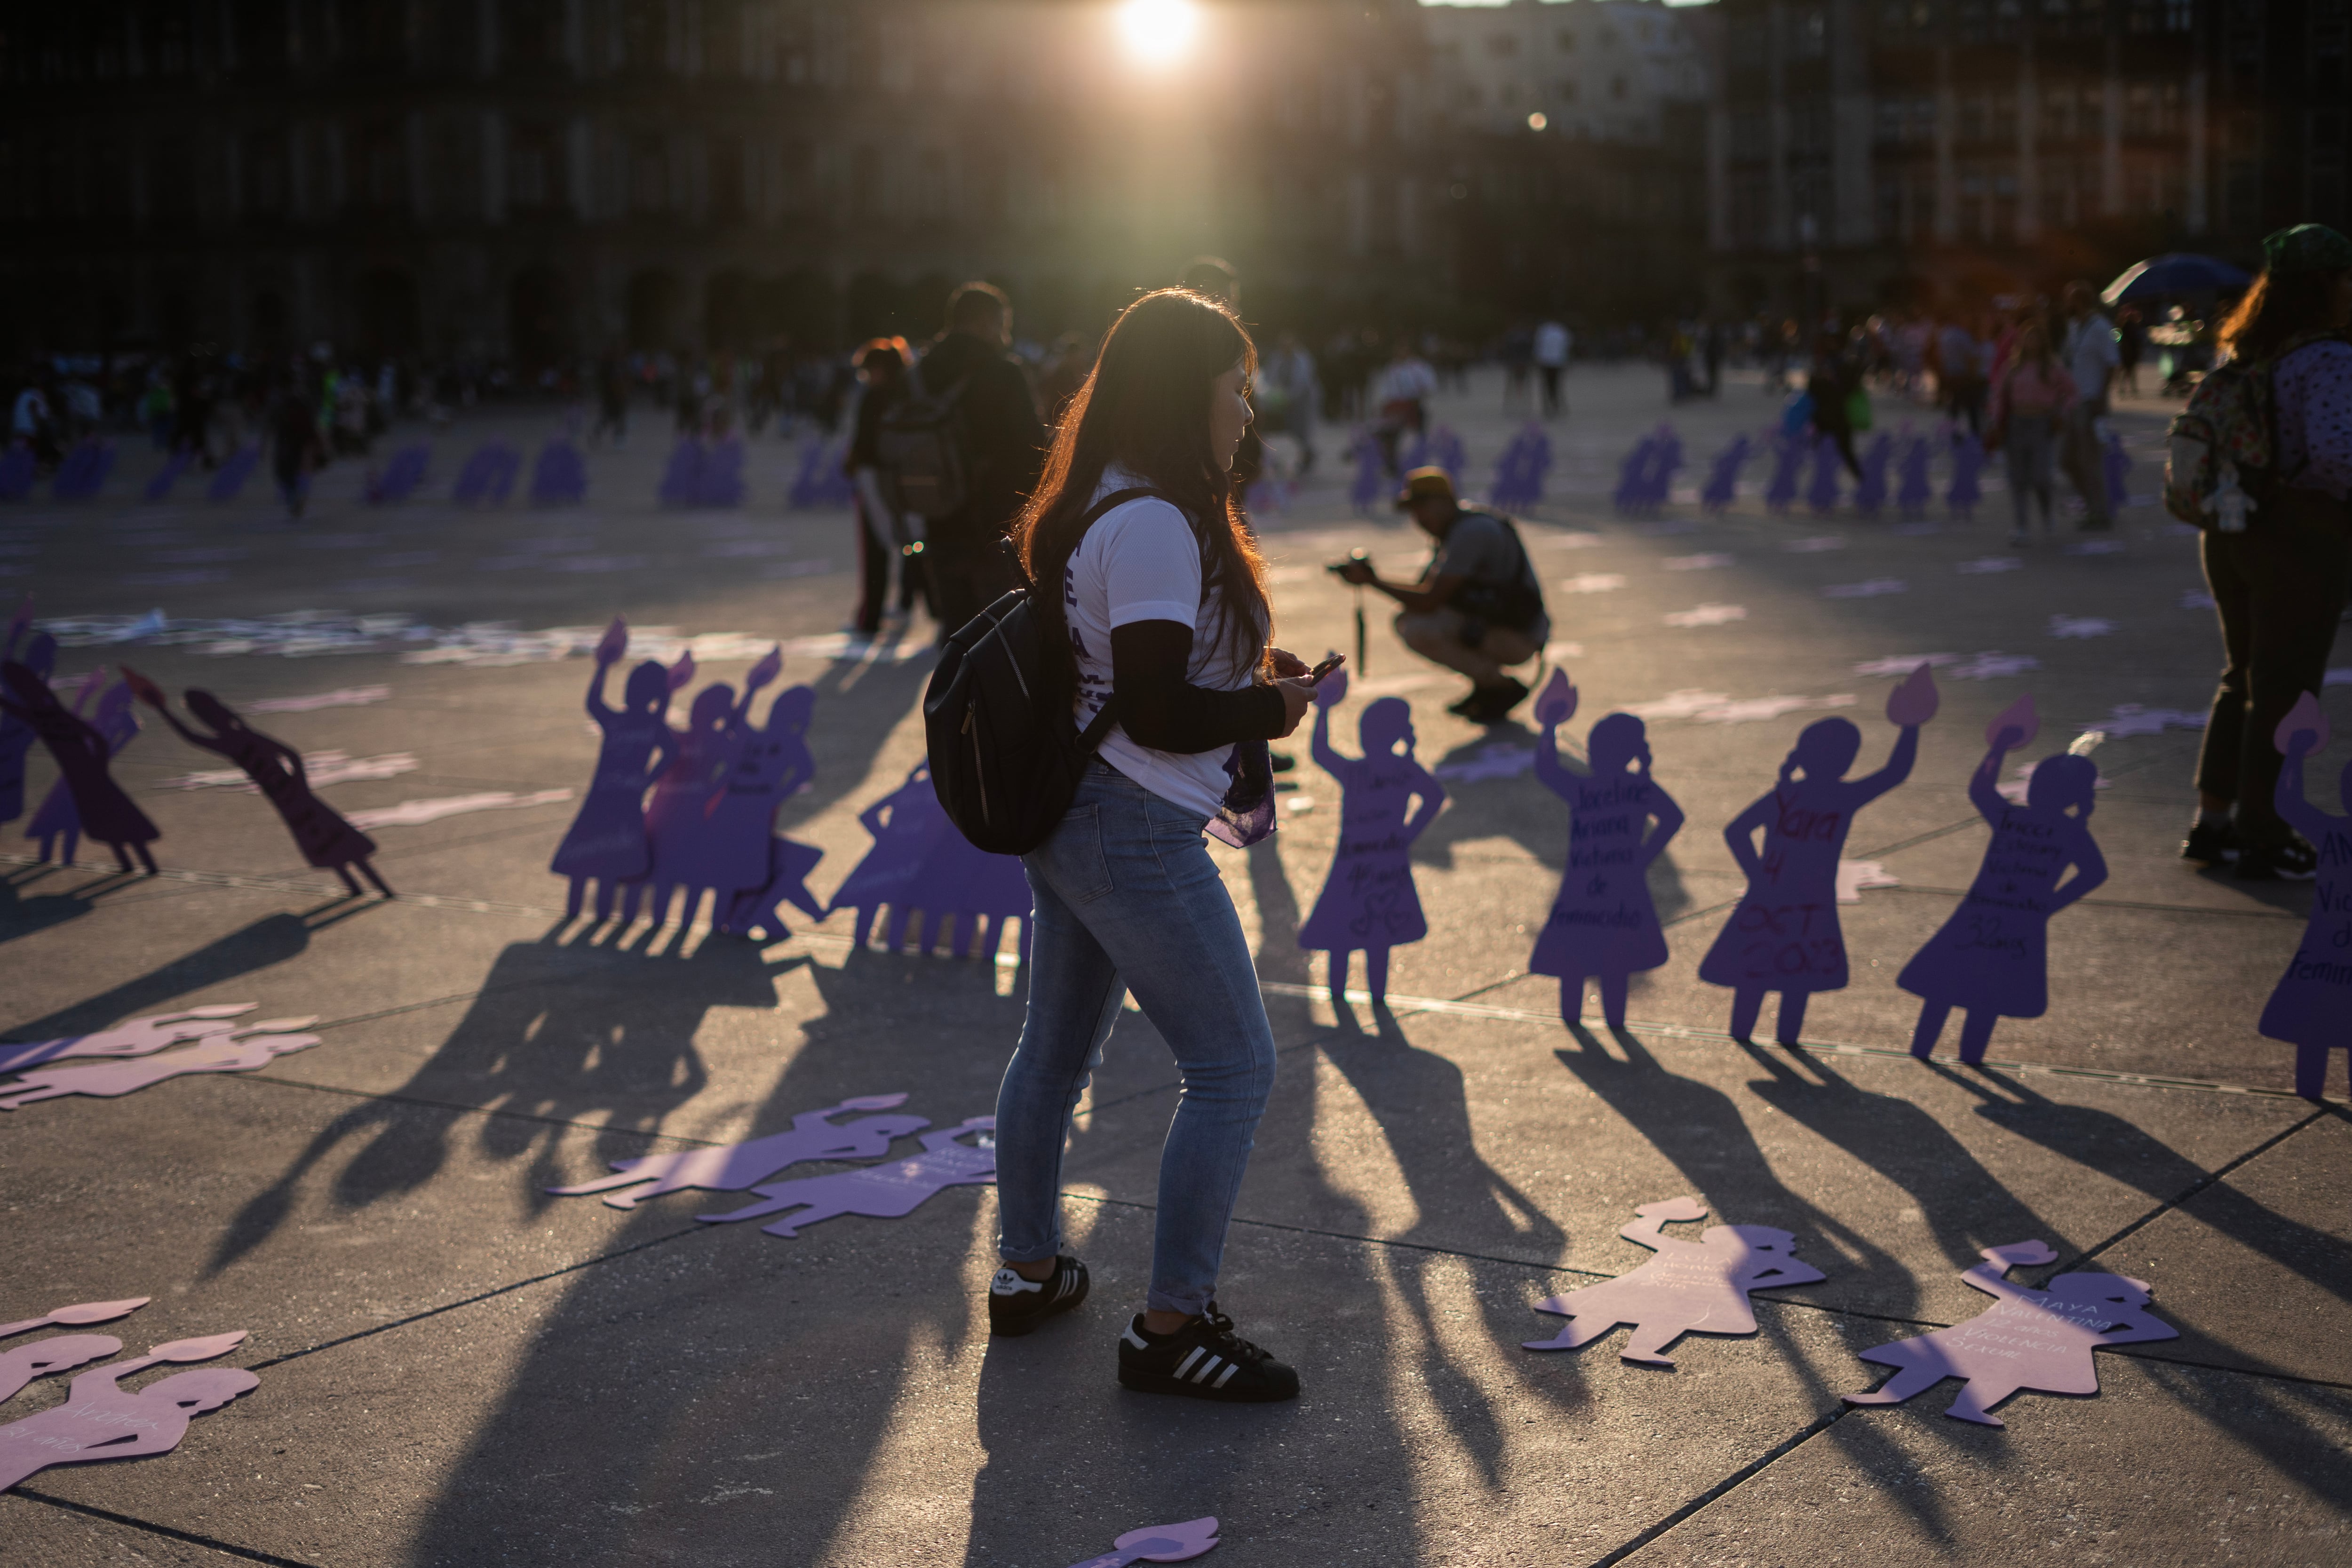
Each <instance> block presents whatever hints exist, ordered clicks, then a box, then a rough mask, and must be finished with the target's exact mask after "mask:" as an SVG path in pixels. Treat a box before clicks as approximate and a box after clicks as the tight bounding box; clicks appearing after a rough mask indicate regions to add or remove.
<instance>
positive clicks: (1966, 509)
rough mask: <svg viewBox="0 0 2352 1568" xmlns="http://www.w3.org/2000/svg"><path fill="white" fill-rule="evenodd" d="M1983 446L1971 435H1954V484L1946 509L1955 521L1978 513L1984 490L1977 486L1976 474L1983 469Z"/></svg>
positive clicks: (1948, 491) (1961, 432) (1946, 496)
mask: <svg viewBox="0 0 2352 1568" xmlns="http://www.w3.org/2000/svg"><path fill="white" fill-rule="evenodd" d="M1984 464H1985V449H1984V443H1983V442H1982V441H1980V440H1979V439H1978V438H1977V437H1976V436H1975V435H1974V434H1973V433H1972V432H1969V431H1966V430H1955V431H1954V432H1953V433H1952V482H1951V484H1950V485H1949V486H1948V487H1947V488H1946V489H1945V491H1944V505H1945V506H1946V507H1948V508H1949V509H1950V510H1951V513H1952V515H1953V516H1954V517H1957V518H1960V519H1963V520H1966V519H1969V518H1973V517H1974V516H1976V513H1977V502H1978V501H1979V500H1981V499H1982V498H1983V495H1984V489H1983V487H1982V486H1980V485H1979V483H1978V482H1977V474H1978V472H1979V470H1981V469H1982V468H1984Z"/></svg>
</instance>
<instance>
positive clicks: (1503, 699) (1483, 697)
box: [1462, 676, 1528, 724]
mask: <svg viewBox="0 0 2352 1568" xmlns="http://www.w3.org/2000/svg"><path fill="white" fill-rule="evenodd" d="M1527 696H1528V689H1527V686H1526V685H1525V683H1523V682H1520V681H1517V680H1513V679H1511V678H1510V677H1508V676H1505V677H1504V678H1503V679H1502V682H1501V683H1500V684H1499V685H1496V686H1482V687H1480V688H1479V689H1477V690H1475V691H1474V692H1472V693H1471V694H1470V701H1469V704H1468V705H1467V706H1465V708H1464V709H1463V711H1462V716H1463V717H1464V718H1465V719H1467V720H1469V721H1470V722H1472V723H1473V724H1499V723H1501V722H1502V721H1504V720H1506V719H1507V718H1509V717H1510V715H1511V710H1512V709H1514V708H1517V706H1518V705H1519V704H1520V703H1521V702H1524V701H1526V700H1527Z"/></svg>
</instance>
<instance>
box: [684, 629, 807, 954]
mask: <svg viewBox="0 0 2352 1568" xmlns="http://www.w3.org/2000/svg"><path fill="white" fill-rule="evenodd" d="M770 663H772V664H773V666H774V667H775V668H776V670H778V671H781V670H782V668H783V650H782V648H778V649H776V650H775V651H774V652H772V653H771V654H770V655H769V656H768V659H767V660H764V661H762V662H761V665H760V667H759V668H757V669H754V670H753V671H752V672H751V678H752V683H753V685H754V686H755V687H756V686H758V685H761V684H764V680H763V679H762V675H763V672H764V671H766V670H767V669H768V668H769V665H770ZM743 707H744V709H745V710H749V709H750V707H751V702H750V700H749V693H748V691H747V693H746V700H745V702H744V704H743ZM815 711H816V691H815V689H814V688H813V687H807V686H792V687H787V688H785V689H783V690H782V691H780V692H778V693H776V696H775V700H773V701H772V702H770V703H769V704H768V721H767V722H766V723H765V724H763V725H759V726H754V725H752V724H751V722H750V721H749V720H748V718H747V719H744V720H743V721H740V722H738V723H736V724H735V725H733V726H731V727H730V729H729V731H728V733H727V753H726V769H725V771H724V772H723V773H721V774H720V775H719V796H718V799H717V800H716V801H714V802H713V803H712V805H711V806H710V808H709V810H710V834H711V837H712V838H713V839H714V840H716V843H717V847H716V848H715V849H714V851H713V853H714V854H716V855H718V856H719V857H722V858H724V860H725V862H726V864H727V866H728V867H729V868H730V877H731V878H732V883H731V885H732V887H734V888H735V889H759V888H761V886H763V885H764V884H765V883H766V882H767V880H768V876H769V872H770V868H771V862H772V854H771V851H770V843H771V841H772V838H773V837H774V834H775V826H776V808H777V807H778V806H780V805H782V804H783V803H784V801H785V800H786V799H787V798H789V797H790V796H791V795H793V794H794V793H796V792H797V791H798V790H799V789H800V788H801V787H802V786H803V784H807V783H808V782H809V780H810V779H811V778H812V777H813V776H814V774H815V773H816V759H815V758H814V757H813V756H811V755H810V754H809V749H808V729H809V721H810V720H811V719H812V718H813V717H814V714H815ZM714 885H719V884H714ZM721 912H722V913H723V912H724V911H721Z"/></svg>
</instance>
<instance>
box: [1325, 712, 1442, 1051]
mask: <svg viewBox="0 0 2352 1568" xmlns="http://www.w3.org/2000/svg"><path fill="white" fill-rule="evenodd" d="M1347 694H1348V672H1347V671H1346V670H1344V669H1341V670H1334V671H1333V672H1332V673H1330V674H1329V675H1327V676H1325V677H1324V678H1323V680H1322V683H1321V684H1320V685H1318V687H1317V688H1316V689H1315V735H1314V748H1313V749H1314V753H1315V761H1316V763H1318V765H1319V766H1320V767H1321V768H1322V769H1323V771H1324V772H1325V773H1329V774H1330V775H1331V776H1332V777H1333V778H1335V779H1337V780H1339V788H1340V792H1341V793H1340V797H1339V851H1338V853H1337V854H1335V855H1334V856H1333V857H1332V858H1331V870H1330V873H1329V874H1328V876H1326V877H1325V878H1324V879H1323V891H1322V893H1321V895H1320V896H1318V898H1317V899H1316V900H1315V908H1314V910H1313V912H1311V913H1310V914H1308V915H1307V921H1306V923H1305V924H1303V925H1301V926H1300V927H1299V928H1298V945H1299V946H1300V947H1302V948H1305V949H1306V950H1307V952H1322V953H1328V955H1329V963H1330V971H1331V975H1330V984H1331V1000H1332V1003H1333V1005H1338V1004H1339V1002H1340V1001H1341V1000H1342V999H1343V998H1344V997H1345V996H1346V994H1347V990H1348V963H1349V955H1350V954H1352V953H1356V952H1361V953H1362V954H1363V955H1364V984H1365V987H1366V989H1368V990H1369V991H1370V993H1371V996H1372V1000H1373V1001H1374V1002H1375V1003H1380V1002H1385V1001H1386V1000H1387V999H1388V994H1389V949H1390V948H1391V947H1401V946H1402V945H1404V944H1405V943H1406V942H1419V941H1420V940H1421V939H1422V938H1423V937H1425V936H1427V935H1428V934H1429V921H1427V920H1426V919H1424V918H1423V915H1422V912H1421V895H1420V893H1419V892H1418V891H1417V890H1416V889H1414V887H1413V885H1412V843H1413V840H1414V839H1416V838H1419V837H1421V836H1422V835H1423V833H1425V832H1427V831H1428V829H1429V825H1430V824H1431V823H1432V822H1433V821H1435V820H1436V819H1437V814H1438V813H1439V812H1440V811H1442V810H1443V809H1444V806H1445V786H1444V784H1439V783H1438V782H1437V780H1436V778H1435V777H1433V775H1432V774H1431V773H1430V771H1429V770H1428V769H1427V768H1424V767H1423V766H1422V765H1421V763H1419V762H1418V761H1416V760H1415V759H1414V757H1413V754H1412V747H1413V732H1412V707H1411V706H1410V705H1409V704H1408V703H1407V702H1406V701H1405V700H1404V699H1402V698H1401V697H1383V698H1381V700H1379V701H1377V702H1375V703H1373V704H1372V705H1371V706H1370V707H1369V708H1367V709H1365V710H1364V712H1363V717H1362V718H1361V720H1360V721H1358V725H1357V731H1356V733H1357V739H1358V740H1359V741H1360V742H1361V744H1362V746H1363V748H1364V754H1363V755H1362V756H1361V757H1360V758H1349V757H1344V756H1342V755H1340V754H1339V752H1338V751H1336V750H1334V749H1333V747H1332V745H1331V710H1332V709H1334V708H1336V707H1338V706H1339V700H1340V699H1341V698H1343V697H1345V696H1347ZM1416 802H1417V803H1418V804H1415V803H1416Z"/></svg>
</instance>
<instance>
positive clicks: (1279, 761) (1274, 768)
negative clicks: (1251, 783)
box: [1265, 752, 1298, 773]
mask: <svg viewBox="0 0 2352 1568" xmlns="http://www.w3.org/2000/svg"><path fill="white" fill-rule="evenodd" d="M1265 765H1266V768H1267V770H1268V771H1269V772H1272V773H1288V772H1289V771H1290V770H1291V769H1293V768H1295V767H1297V765H1298V759H1297V757H1295V756H1292V755H1291V754H1290V753H1289V752H1267V753H1266V754H1265Z"/></svg>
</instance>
